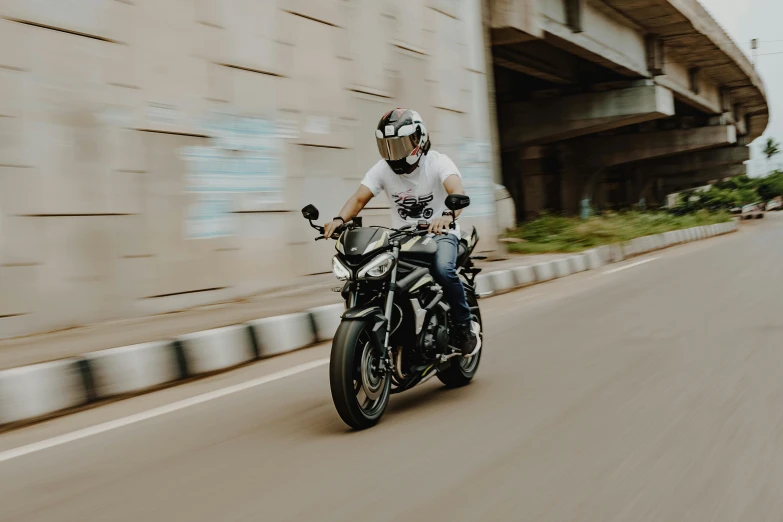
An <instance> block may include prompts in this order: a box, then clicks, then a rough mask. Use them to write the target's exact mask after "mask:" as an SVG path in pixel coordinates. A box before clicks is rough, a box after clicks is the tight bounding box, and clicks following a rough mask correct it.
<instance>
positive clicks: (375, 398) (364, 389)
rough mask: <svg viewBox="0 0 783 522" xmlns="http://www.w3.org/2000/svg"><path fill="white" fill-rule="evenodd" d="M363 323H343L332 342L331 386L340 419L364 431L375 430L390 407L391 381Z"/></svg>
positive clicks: (330, 362) (367, 326) (367, 328)
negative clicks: (367, 429) (387, 407)
mask: <svg viewBox="0 0 783 522" xmlns="http://www.w3.org/2000/svg"><path fill="white" fill-rule="evenodd" d="M382 366H383V365H382V361H381V359H380V358H379V357H378V354H377V352H376V350H375V349H374V348H373V346H372V341H371V340H370V330H369V325H368V324H367V323H365V322H363V321H344V322H342V323H340V327H339V328H338V329H337V333H335V335H334V340H333V341H332V356H331V359H330V361H329V384H330V387H331V389H332V401H334V406H335V408H337V413H339V414H340V418H341V419H342V420H343V421H344V422H345V423H346V424H347V425H348V426H350V427H352V428H354V429H357V430H363V429H366V428H370V427H372V426H375V424H377V422H378V421H379V420H380V418H381V416H382V415H383V412H385V411H386V406H388V404H389V392H390V390H391V379H390V378H389V372H387V371H386V370H385V369H383V368H382Z"/></svg>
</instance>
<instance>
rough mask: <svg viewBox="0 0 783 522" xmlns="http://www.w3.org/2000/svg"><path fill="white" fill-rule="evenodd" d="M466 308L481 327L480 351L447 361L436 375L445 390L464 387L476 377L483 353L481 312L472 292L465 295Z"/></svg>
mask: <svg viewBox="0 0 783 522" xmlns="http://www.w3.org/2000/svg"><path fill="white" fill-rule="evenodd" d="M467 294H468V295H467V297H468V306H469V307H470V310H471V312H472V314H473V320H474V321H476V322H478V324H479V326H480V327H481V331H480V333H479V337H480V338H481V349H480V350H479V352H478V353H477V354H476V355H474V356H473V357H471V358H469V359H466V358H464V357H454V358H453V359H450V360H449V361H448V366H447V367H446V368H444V369H443V370H441V371H440V372H439V373H438V379H440V382H442V383H443V384H445V385H446V387H447V388H459V387H460V386H465V385H466V384H468V383H469V382H470V381H471V380H473V377H474V376H475V375H476V372H477V371H478V367H479V362H481V354H482V353H484V323H482V322H481V310H479V307H478V300H477V299H476V296H475V295H474V294H473V293H472V292H468V293H467Z"/></svg>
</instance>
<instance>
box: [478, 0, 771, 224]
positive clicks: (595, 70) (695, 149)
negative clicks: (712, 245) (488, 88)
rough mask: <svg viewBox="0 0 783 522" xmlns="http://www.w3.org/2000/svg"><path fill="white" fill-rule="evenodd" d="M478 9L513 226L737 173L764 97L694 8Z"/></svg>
mask: <svg viewBox="0 0 783 522" xmlns="http://www.w3.org/2000/svg"><path fill="white" fill-rule="evenodd" d="M489 4H490V27H491V30H490V34H491V42H492V55H493V59H494V66H495V80H496V84H495V86H496V92H497V115H498V133H499V140H498V141H499V145H500V150H501V158H502V165H503V181H504V183H505V184H506V186H507V187H508V189H509V191H510V192H511V193H512V195H513V196H514V198H515V201H516V202H517V215H518V218H519V219H525V218H531V217H534V216H536V215H537V214H538V213H539V212H541V211H542V210H545V209H547V210H555V211H565V212H568V213H576V212H578V211H579V210H580V208H583V207H585V206H586V205H592V206H597V207H601V206H624V205H630V204H632V203H634V202H636V201H638V200H639V199H640V198H641V197H645V194H648V195H649V193H650V191H651V187H660V186H663V185H667V186H668V185H670V184H669V183H668V182H664V181H663V180H664V179H666V178H668V179H671V178H672V177H675V178H676V179H678V180H679V181H680V182H683V183H685V184H687V185H692V184H694V183H698V182H702V181H705V180H709V179H715V178H719V177H723V175H724V174H727V175H738V174H741V173H743V172H744V167H743V166H742V164H743V162H744V161H746V160H747V159H748V158H749V154H748V149H747V147H746V146H747V145H748V144H749V143H750V142H751V141H752V140H754V139H755V138H757V137H758V136H760V135H761V134H762V133H763V132H764V129H765V128H766V126H767V122H768V119H769V111H768V106H767V102H766V96H765V93H764V87H763V84H762V81H761V79H760V78H759V76H758V74H757V73H756V71H755V70H754V69H753V67H752V66H751V64H750V62H749V61H748V60H747V58H746V57H745V56H744V55H743V54H742V52H740V50H739V48H738V47H737V45H736V44H735V43H734V42H732V41H731V39H730V38H729V37H728V36H727V35H726V33H725V32H724V31H723V29H721V27H720V26H719V25H718V24H717V23H716V22H715V20H713V18H712V17H711V16H710V15H709V13H707V11H706V10H705V9H704V8H703V7H702V6H701V4H699V3H698V1H696V0H632V1H631V0H604V1H599V0H491V1H490V2H489ZM710 169H717V170H715V171H711V170H710ZM646 199H648V201H649V200H650V199H654V198H649V197H648V198H646Z"/></svg>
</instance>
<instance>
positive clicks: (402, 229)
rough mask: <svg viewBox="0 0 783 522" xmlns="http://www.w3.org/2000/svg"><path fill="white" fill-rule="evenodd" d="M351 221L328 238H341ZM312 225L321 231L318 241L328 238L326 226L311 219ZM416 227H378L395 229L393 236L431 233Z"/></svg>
mask: <svg viewBox="0 0 783 522" xmlns="http://www.w3.org/2000/svg"><path fill="white" fill-rule="evenodd" d="M349 223H350V222H349ZM349 223H345V224H343V225H340V226H339V227H337V228H336V229H335V231H334V233H333V234H332V235H331V237H329V238H328V239H339V238H340V234H342V233H343V232H344V231H345V230H346V229H347V228H351V226H350V225H349ZM310 226H311V227H313V228H314V229H315V230H317V231H318V232H320V233H321V235H320V236H318V237H316V238H315V240H316V241H320V240H321V239H327V238H325V237H324V236H323V233H324V227H322V226H318V225H316V224H314V223H313V222H312V221H310ZM414 227H415V225H413V224H409V225H404V226H402V227H400V228H389V227H378V228H386V229H388V230H391V231H393V233H392V237H396V236H398V235H402V234H409V235H425V234H429V233H430V231H429V229H426V228H425V229H421V230H412V229H413V228H414ZM449 228H451V229H454V228H456V226H455V223H454V221H452V222H451V223H449Z"/></svg>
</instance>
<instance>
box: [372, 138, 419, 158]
mask: <svg viewBox="0 0 783 522" xmlns="http://www.w3.org/2000/svg"><path fill="white" fill-rule="evenodd" d="M375 141H376V142H377V143H378V152H380V153H381V157H382V158H383V159H385V160H390V161H395V160H401V159H403V158H407V157H408V156H410V155H411V153H412V152H413V151H414V150H416V147H417V146H418V141H419V139H418V133H413V134H411V135H410V136H400V137H394V138H375Z"/></svg>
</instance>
